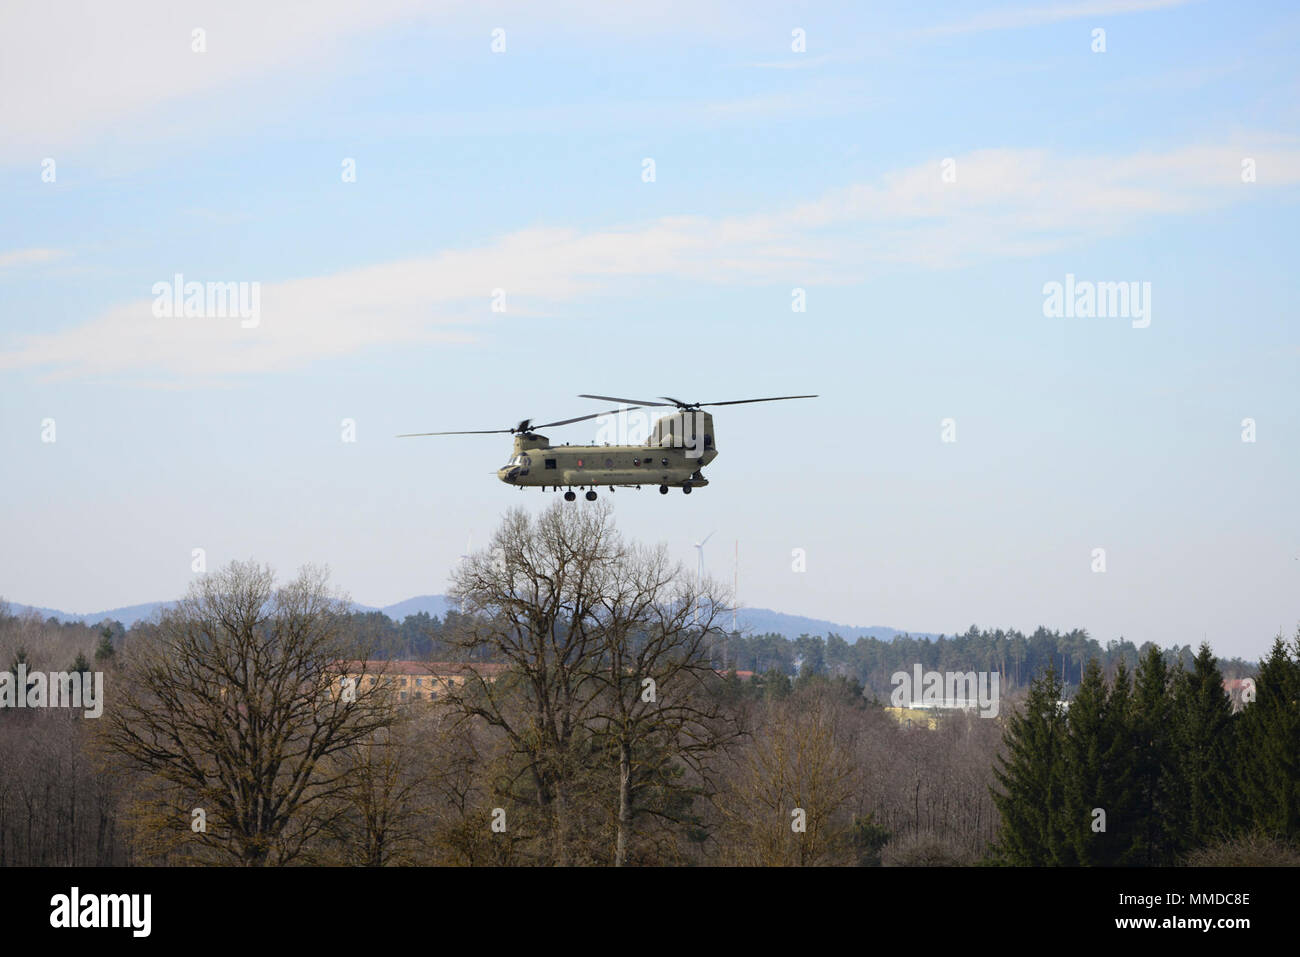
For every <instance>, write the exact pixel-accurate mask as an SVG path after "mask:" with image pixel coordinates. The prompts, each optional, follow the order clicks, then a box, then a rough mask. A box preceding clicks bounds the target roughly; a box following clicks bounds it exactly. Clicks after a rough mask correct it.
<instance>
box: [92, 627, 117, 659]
mask: <svg viewBox="0 0 1300 957" xmlns="http://www.w3.org/2000/svg"><path fill="white" fill-rule="evenodd" d="M116 653H117V652H116V649H114V647H113V634H112V632H111V631H110V630H109V629H108V628H103V629H101V630H100V633H99V645H98V646H97V647H96V648H95V664H97V665H104V664H108V663H109V662H111V661H112V660H113V655H115V654H116Z"/></svg>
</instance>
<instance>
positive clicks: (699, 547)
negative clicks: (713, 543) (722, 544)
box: [695, 529, 717, 588]
mask: <svg viewBox="0 0 1300 957" xmlns="http://www.w3.org/2000/svg"><path fill="white" fill-rule="evenodd" d="M716 534H717V530H716V529H715V530H714V531H712V532H709V534H707V535H705V536H704V538H702V539H700V540H699V541H698V542H696V543H695V551H696V553H697V554H696V562H695V587H696V588H699V587H700V584H701V583H702V582H703V581H704V543H705V542H707V541H708V540H709V539H710V538H712V537H713V536H714V535H716Z"/></svg>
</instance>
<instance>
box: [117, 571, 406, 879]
mask: <svg viewBox="0 0 1300 957" xmlns="http://www.w3.org/2000/svg"><path fill="white" fill-rule="evenodd" d="M345 610H346V606H345V605H344V604H343V603H342V602H341V601H339V600H337V599H334V598H332V597H331V596H330V594H329V592H328V589H327V573H326V572H324V571H323V570H318V569H314V568H306V569H304V570H303V571H302V572H301V573H300V574H299V576H298V577H297V578H296V579H295V580H293V581H292V582H290V583H288V584H287V585H285V586H284V587H282V588H279V589H277V588H275V585H274V574H273V573H272V571H271V570H270V569H269V568H266V567H259V566H257V565H256V564H253V563H251V562H248V563H242V562H233V563H231V564H230V565H229V566H227V567H226V568H224V569H222V570H220V571H219V572H217V573H215V574H212V575H208V576H205V577H204V578H202V579H200V580H199V581H198V582H196V583H195V584H194V585H193V586H192V587H191V589H190V592H189V594H188V596H187V597H186V598H185V599H184V600H183V601H182V602H181V603H180V604H179V606H178V607H176V608H175V609H174V610H172V611H169V612H167V613H165V614H164V615H163V617H162V620H161V622H160V623H159V625H158V626H157V628H156V629H151V632H150V634H149V636H147V637H145V638H142V639H141V640H139V641H136V642H133V643H132V644H131V646H130V647H129V648H128V650H127V655H126V658H127V660H126V661H125V662H124V664H125V668H124V670H123V672H122V674H121V675H120V677H119V680H118V682H117V686H118V687H117V694H116V695H115V696H114V697H115V698H116V700H115V701H114V700H110V706H111V707H110V714H109V715H108V728H107V737H108V744H109V746H110V747H111V748H112V749H113V750H115V751H116V752H117V753H119V754H120V755H122V756H123V757H125V758H126V759H127V761H128V762H129V763H130V764H132V765H133V766H135V767H137V768H139V769H141V770H143V771H145V772H148V774H149V775H150V776H151V778H152V779H153V780H154V781H155V782H156V784H157V785H158V788H159V802H158V803H159V805H160V810H161V813H162V814H163V816H162V817H161V818H159V819H157V820H156V821H155V823H154V826H155V827H157V828H160V829H162V830H173V833H175V832H179V833H181V834H184V835H185V837H186V841H187V844H186V845H185V846H187V847H193V848H196V849H197V848H203V849H206V850H207V851H208V852H209V853H208V854H207V855H206V857H207V858H208V859H218V860H220V859H223V858H225V859H233V860H234V861H236V862H238V863H242V864H246V865H261V864H266V863H279V864H282V863H286V862H289V861H292V860H294V859H295V858H297V857H298V856H299V855H300V854H301V853H302V852H303V850H304V847H305V846H306V845H307V844H308V843H309V842H310V841H311V840H312V839H313V838H314V837H315V836H316V835H318V834H319V833H320V832H321V830H322V829H323V828H324V827H326V826H327V825H328V824H329V818H330V815H331V814H335V813H338V812H337V808H338V802H337V801H336V800H333V799H334V798H336V797H337V796H338V795H340V794H341V793H342V792H343V790H344V789H345V788H346V787H347V785H348V784H350V783H351V779H350V771H351V767H350V766H349V765H348V763H347V762H342V761H340V760H338V757H339V755H340V752H342V751H343V750H344V749H347V748H349V747H351V746H353V745H355V744H357V743H359V742H362V741H365V740H368V739H370V737H371V736H372V735H373V734H375V733H376V732H377V731H379V730H380V729H382V728H385V727H387V726H388V725H390V724H391V723H392V721H393V711H392V703H391V696H390V695H388V693H387V691H386V690H384V689H382V688H381V687H380V686H378V685H371V684H370V683H367V682H365V681H364V680H359V681H357V682H356V685H355V687H353V686H351V684H350V683H345V682H344V680H343V676H344V674H347V675H351V676H355V675H357V674H358V672H360V673H361V674H364V671H365V668H364V660H365V658H366V655H365V654H362V653H361V649H359V648H358V647H357V646H356V644H355V643H354V642H353V641H351V640H349V639H348V638H347V636H346V635H345V633H344V631H343V630H342V627H341V624H340V615H341V614H342V613H343V612H344V611H345ZM356 659H361V660H362V661H361V663H359V664H357V663H353V664H349V662H355V661H356ZM194 809H200V810H202V811H203V824H204V826H203V827H202V828H199V827H197V825H196V824H195V823H194V822H195V821H196V820H197V817H196V818H194V819H192V817H191V812H192V811H193V810H194Z"/></svg>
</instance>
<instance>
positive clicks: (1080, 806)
mask: <svg viewBox="0 0 1300 957" xmlns="http://www.w3.org/2000/svg"><path fill="white" fill-rule="evenodd" d="M492 545H493V548H492V549H489V550H485V551H484V552H483V553H481V554H479V555H476V556H471V557H470V559H469V560H467V561H465V562H463V563H462V564H461V566H460V567H459V568H458V570H457V572H456V575H455V579H454V581H453V586H454V590H455V594H456V596H457V598H458V601H459V603H460V607H461V608H463V609H464V610H465V612H464V614H461V613H458V612H449V613H448V614H447V616H446V617H445V618H443V619H437V618H430V617H429V616H427V615H416V616H411V617H408V618H407V619H406V620H405V621H403V622H400V623H398V622H393V621H391V620H390V619H388V618H387V617H386V616H384V615H382V614H380V613H366V614H356V613H353V612H350V611H349V607H348V605H347V604H346V603H345V602H342V601H341V600H338V599H336V598H334V597H332V593H331V592H330V591H329V588H328V581H327V578H326V576H325V575H324V574H323V573H322V572H320V571H319V570H313V569H304V570H303V571H302V572H301V573H300V574H299V576H298V577H297V578H295V579H293V580H291V581H289V582H287V583H277V581H276V580H275V576H274V574H273V573H272V571H271V570H270V569H267V568H264V567H261V566H257V565H255V564H253V563H232V564H231V565H230V566H227V567H226V568H223V569H221V570H220V571H218V572H215V573H213V574H210V575H207V576H204V577H203V578H201V579H199V580H198V581H196V583H195V585H194V586H193V587H192V589H191V592H190V594H189V595H188V596H187V597H186V599H185V600H184V601H182V602H181V603H180V604H179V605H178V606H177V607H175V608H173V609H170V610H168V611H166V612H164V613H163V614H162V615H161V617H160V618H158V619H156V620H154V621H150V622H141V623H138V624H136V625H135V626H134V627H132V628H129V629H124V628H122V627H121V626H120V625H118V624H116V623H104V624H102V625H100V626H98V627H95V628H88V627H85V626H82V625H65V624H59V623H58V622H57V621H54V620H48V621H41V620H40V619H39V618H36V617H34V616H30V615H28V616H21V615H19V616H15V615H11V614H8V613H7V611H6V610H5V609H4V608H3V606H0V669H6V668H7V670H8V671H9V673H10V674H11V675H16V674H17V673H18V670H19V666H20V665H25V666H26V669H27V671H28V672H29V673H30V672H31V671H57V670H86V669H87V668H90V669H93V670H97V671H102V672H104V674H105V682H104V686H105V697H106V701H105V703H104V713H103V717H102V718H101V719H85V718H84V717H82V715H81V714H80V713H79V712H75V711H70V710H66V709H52V708H41V709H25V710H14V709H3V710H0V865H32V864H36V865H81V866H85V865H121V864H129V865H148V864H237V865H294V864H348V865H368V866H385V865H484V864H496V865H554V864H561V865H563V864H573V865H615V866H618V865H624V864H627V865H635V864H675V865H709V864H740V865H791V864H794V865H798V864H804V865H807V864H821V865H858V866H871V865H882V864H883V865H907V864H930V865H939V864H946V865H973V864H1056V865H1073V864H1084V865H1087V864H1105V863H1118V864H1131V865H1143V864H1156V863H1184V862H1193V863H1194V862H1197V861H1198V860H1200V859H1202V858H1204V859H1206V860H1211V859H1212V860H1213V861H1214V862H1228V863H1234V862H1242V859H1243V858H1244V859H1245V861H1246V862H1249V861H1267V862H1274V863H1288V862H1289V863H1294V862H1295V861H1296V860H1297V858H1296V852H1295V850H1294V847H1295V843H1296V842H1297V840H1300V834H1297V818H1298V817H1300V811H1298V810H1297V805H1296V801H1297V796H1300V776H1298V775H1300V759H1298V756H1297V751H1298V750H1300V741H1298V740H1297V737H1296V735H1297V731H1298V729H1300V718H1298V717H1297V701H1298V700H1300V677H1298V676H1300V637H1297V639H1296V642H1295V643H1293V644H1290V645H1288V644H1286V643H1284V642H1282V641H1281V640H1280V639H1279V641H1278V643H1277V644H1276V646H1275V647H1274V649H1273V651H1272V652H1271V654H1270V656H1269V657H1268V658H1267V659H1266V660H1265V661H1264V662H1262V664H1261V665H1260V666H1259V668H1258V670H1257V669H1256V668H1255V667H1254V666H1252V665H1251V664H1249V663H1246V662H1242V661H1231V662H1226V663H1225V662H1220V661H1217V660H1216V659H1215V658H1214V657H1213V655H1212V653H1211V652H1210V650H1209V649H1208V648H1202V649H1201V650H1200V652H1199V653H1197V654H1195V655H1193V654H1191V652H1190V649H1187V648H1174V649H1168V650H1164V651H1162V650H1161V649H1158V648H1156V647H1154V646H1150V645H1146V646H1143V647H1141V648H1135V647H1134V646H1133V645H1132V644H1131V643H1125V642H1111V643H1109V644H1108V645H1107V646H1106V647H1104V648H1103V647H1101V646H1100V645H1099V644H1098V643H1097V642H1095V641H1093V640H1092V639H1091V638H1089V637H1088V636H1087V635H1086V633H1084V632H1082V631H1073V632H1069V633H1066V634H1062V633H1058V632H1050V631H1047V630H1045V629H1039V630H1038V631H1037V632H1035V633H1034V634H1033V635H1030V636H1027V637H1026V636H1023V635H1020V634H1019V633H1016V632H996V631H995V632H988V631H980V630H978V629H974V628H972V629H971V630H970V631H968V632H967V633H966V634H965V635H960V636H956V637H953V638H944V639H940V640H935V641H926V640H914V639H911V638H907V637H901V638H899V639H896V640H895V641H893V642H880V641H875V640H872V639H862V640H860V641H858V642H856V643H854V644H852V645H850V644H848V643H847V642H844V641H842V640H841V639H839V638H838V637H837V636H834V635H832V636H829V637H828V638H826V639H821V638H815V637H807V636H804V637H801V638H798V639H795V640H787V639H784V638H782V637H780V636H773V635H763V636H744V635H736V634H734V633H730V632H729V631H728V630H727V629H726V628H725V625H724V622H725V621H727V620H728V619H729V618H730V615H729V614H728V613H727V606H726V603H725V601H723V600H722V598H721V597H719V596H718V595H716V594H714V593H713V592H712V591H711V590H710V589H711V586H709V585H708V583H707V582H706V583H700V582H697V581H696V580H695V577H694V576H693V575H691V574H689V573H688V572H685V571H684V570H683V569H682V568H681V567H680V566H678V565H676V564H675V563H672V562H670V561H669V560H668V559H667V556H666V554H665V553H664V551H663V549H647V548H644V547H642V546H639V545H637V544H635V543H630V542H627V541H625V540H624V539H623V538H622V537H621V536H620V535H619V534H618V533H617V530H616V529H615V528H614V527H613V523H612V516H611V514H610V513H609V512H608V510H607V509H605V508H603V507H600V506H593V507H591V508H589V509H582V510H563V509H552V510H549V511H547V512H545V513H543V514H542V515H541V516H538V517H530V516H528V515H527V514H526V513H524V512H522V511H512V512H510V513H508V514H507V516H506V517H505V520H504V521H503V523H502V526H501V528H500V529H499V530H498V532H497V534H496V536H495V537H494V541H493V543H492ZM494 555H495V556H501V555H504V556H507V557H506V558H505V559H504V560H502V559H500V558H497V557H493V556H494ZM383 660H390V661H391V660H416V661H441V662H455V663H457V667H460V668H464V669H466V670H464V671H463V672H459V673H461V674H463V675H465V676H466V680H465V681H464V682H463V683H461V684H459V685H455V686H453V687H450V688H444V689H443V693H440V695H439V696H438V698H437V700H429V699H427V698H423V699H422V700H421V701H419V702H418V703H415V702H410V703H407V704H399V703H398V702H397V696H396V695H394V694H393V693H391V690H389V689H387V688H385V686H384V681H383V678H384V674H385V672H384V669H382V668H377V669H375V671H371V672H370V673H369V674H368V673H367V672H368V671H369V669H371V667H372V665H371V664H367V663H375V662H381V661H383ZM724 663H725V668H724V667H723V665H724ZM481 664H491V665H492V666H493V669H491V672H490V675H489V674H488V669H486V668H478V670H477V671H476V670H475V668H476V667H477V666H478V665H481ZM916 665H920V666H922V668H923V669H925V670H939V671H947V670H960V671H971V670H975V671H981V670H994V671H1000V672H1002V674H1003V675H1004V676H1005V681H1004V683H1003V685H1002V689H1003V693H1002V707H1001V709H1000V716H999V717H996V718H992V719H989V718H981V717H979V716H977V715H976V714H975V713H967V712H955V713H950V714H946V715H944V716H943V717H942V718H941V719H940V720H938V721H937V723H936V725H935V727H934V728H933V729H931V728H928V727H925V726H922V725H920V724H918V725H916V726H906V725H905V724H901V723H900V722H899V721H898V720H897V719H896V718H895V717H894V716H893V715H892V714H890V713H889V711H888V710H887V709H886V708H885V707H884V706H883V704H884V703H885V702H886V701H887V699H888V695H889V691H890V688H891V683H890V675H892V674H893V673H894V672H896V671H910V670H911V669H912V668H913V667H914V666H916ZM1062 670H1064V671H1065V672H1066V673H1068V674H1071V675H1072V676H1073V677H1074V679H1075V680H1074V682H1073V684H1072V686H1071V687H1066V686H1065V684H1064V682H1063V681H1062ZM737 671H746V672H755V673H756V674H755V677H754V678H753V679H752V680H742V679H741V678H740V677H739V676H738V675H737V674H736V672H737ZM1256 671H1257V673H1256ZM1225 673H1227V674H1229V675H1233V676H1237V675H1243V676H1244V675H1247V674H1254V675H1255V681H1256V689H1255V692H1257V695H1258V696H1257V698H1256V699H1255V700H1253V701H1251V702H1250V703H1248V704H1247V705H1246V706H1245V708H1244V709H1243V710H1241V711H1240V712H1239V713H1235V714H1234V713H1233V711H1232V706H1231V704H1230V702H1229V699H1228V698H1227V696H1226V695H1225V694H1224V690H1223V684H1222V683H1223V678H1224V676H1225ZM1035 676H1037V677H1036V680H1032V683H1031V679H1035ZM1018 683H1019V684H1021V685H1023V686H1024V687H1021V688H1019V689H1017V684H1018ZM1067 701H1068V705H1067V704H1065V703H1064V702H1067ZM1099 810H1100V811H1102V812H1104V819H1103V818H1099V817H1098V815H1097V813H1096V812H1097V811H1099ZM1099 822H1100V827H1099ZM1197 855H1201V858H1198V857H1197ZM1207 855H1208V857H1207ZM1216 855H1217V856H1216Z"/></svg>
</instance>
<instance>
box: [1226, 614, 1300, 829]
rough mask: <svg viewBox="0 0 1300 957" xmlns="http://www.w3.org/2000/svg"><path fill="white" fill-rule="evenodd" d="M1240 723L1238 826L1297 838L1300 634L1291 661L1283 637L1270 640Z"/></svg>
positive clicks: (1299, 807)
mask: <svg viewBox="0 0 1300 957" xmlns="http://www.w3.org/2000/svg"><path fill="white" fill-rule="evenodd" d="M1240 722H1241V724H1240V727H1241V735H1240V739H1239V740H1240V745H1239V749H1238V756H1239V761H1238V767H1239V768H1240V769H1241V771H1240V775H1239V777H1238V781H1239V787H1240V790H1241V796H1242V799H1243V801H1244V803H1245V811H1246V814H1245V816H1244V819H1243V821H1242V824H1244V825H1246V826H1247V827H1249V828H1252V829H1259V830H1262V831H1265V832H1266V833H1268V834H1271V835H1273V836H1275V837H1281V838H1284V839H1288V840H1297V839H1300V634H1298V635H1297V638H1296V649H1295V657H1294V659H1293V658H1292V657H1291V655H1289V654H1288V650H1287V647H1286V645H1285V644H1284V643H1283V641H1282V638H1281V636H1278V638H1277V640H1276V641H1274V642H1273V650H1272V652H1270V654H1269V656H1268V657H1267V658H1266V659H1264V661H1263V663H1262V664H1261V666H1260V669H1259V674H1258V675H1257V676H1256V677H1255V700H1254V701H1253V702H1251V703H1250V704H1248V705H1246V707H1245V709H1244V710H1243V711H1242V712H1241V716H1240Z"/></svg>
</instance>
